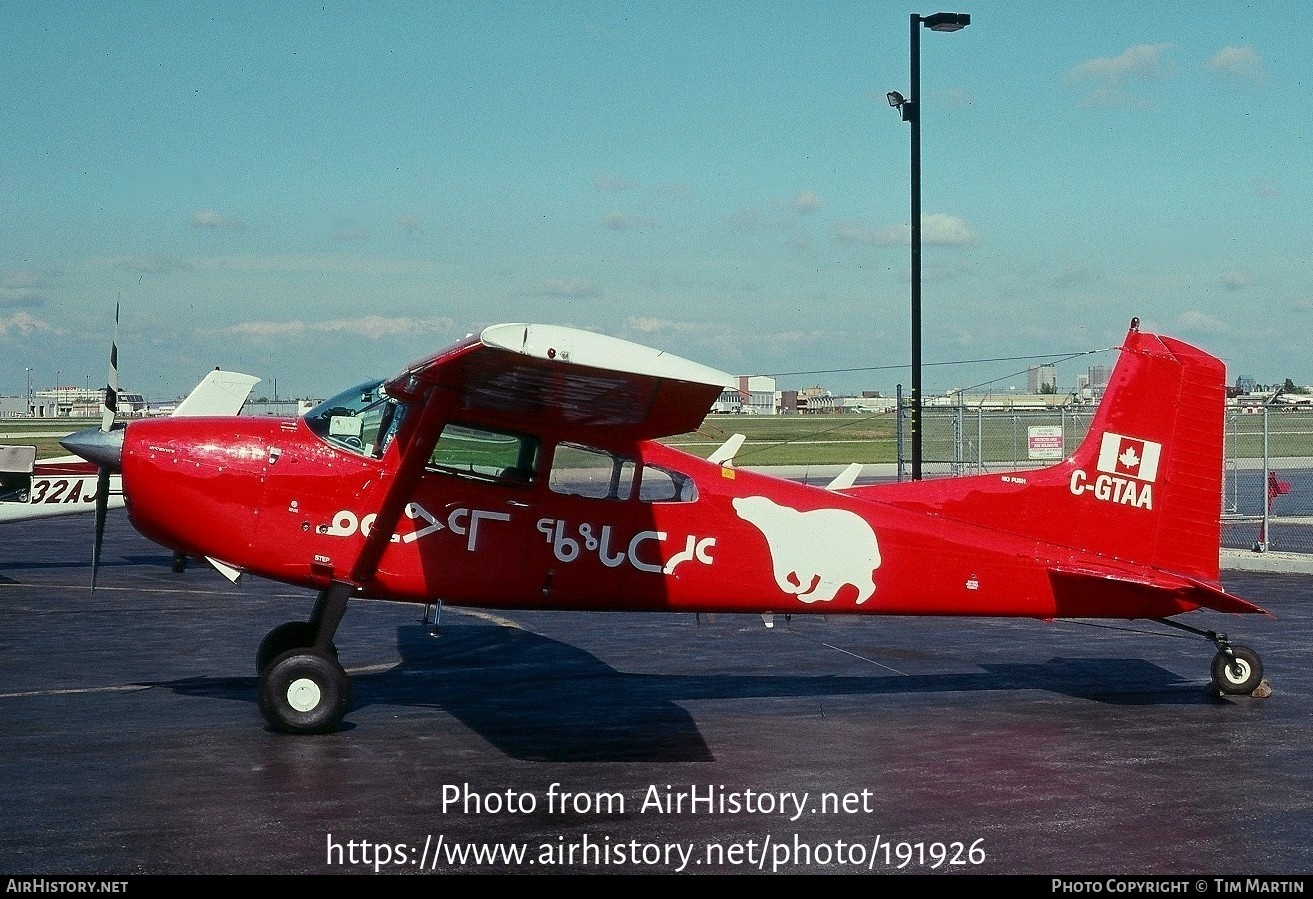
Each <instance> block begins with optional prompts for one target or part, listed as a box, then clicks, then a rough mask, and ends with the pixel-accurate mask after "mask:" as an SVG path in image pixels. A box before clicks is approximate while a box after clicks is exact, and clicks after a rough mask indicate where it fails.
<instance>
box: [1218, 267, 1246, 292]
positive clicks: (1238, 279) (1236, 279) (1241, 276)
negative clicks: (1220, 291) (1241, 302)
mask: <svg viewBox="0 0 1313 899" xmlns="http://www.w3.org/2000/svg"><path fill="white" fill-rule="evenodd" d="M1251 280H1252V279H1251V278H1250V277H1249V273H1248V272H1245V271H1242V270H1241V269H1238V268H1236V269H1232V270H1231V271H1229V272H1227V273H1226V274H1224V275H1222V286H1223V287H1224V288H1226V289H1227V290H1244V289H1245V288H1246V287H1248V286H1249V284H1250V281H1251Z"/></svg>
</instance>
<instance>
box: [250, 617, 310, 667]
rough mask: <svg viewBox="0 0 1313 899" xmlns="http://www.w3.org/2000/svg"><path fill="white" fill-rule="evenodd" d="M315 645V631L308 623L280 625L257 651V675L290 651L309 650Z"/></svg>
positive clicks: (299, 622) (292, 622)
mask: <svg viewBox="0 0 1313 899" xmlns="http://www.w3.org/2000/svg"><path fill="white" fill-rule="evenodd" d="M314 643H315V629H314V628H313V627H311V626H310V622H308V621H289V622H287V623H286V624H280V625H278V627H276V628H274V629H273V630H271V631H270V632H269V633H268V634H266V635H265V638H264V639H263V640H261V641H260V648H259V649H257V650H256V651H255V673H256V674H259V673H260V672H262V671H264V669H265V668H266V667H267V666H268V665H269V663H270V662H272V661H273V660H274V659H276V658H277V657H278V656H280V655H282V654H283V653H285V652H287V651H288V650H289V649H308V648H309V647H311V646H313V645H314Z"/></svg>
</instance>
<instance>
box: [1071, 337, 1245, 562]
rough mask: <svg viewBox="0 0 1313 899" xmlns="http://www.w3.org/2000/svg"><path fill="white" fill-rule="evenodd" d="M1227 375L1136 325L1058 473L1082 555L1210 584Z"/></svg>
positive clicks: (1201, 355)
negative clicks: (1092, 413) (1112, 557)
mask: <svg viewBox="0 0 1313 899" xmlns="http://www.w3.org/2000/svg"><path fill="white" fill-rule="evenodd" d="M1225 418H1226V368H1225V366H1223V364H1222V362H1221V361H1220V360H1218V359H1216V358H1214V357H1213V356H1210V355H1209V354H1207V353H1205V352H1203V351H1202V350H1200V349H1197V348H1196V347H1193V346H1190V345H1189V344H1187V343H1182V342H1181V341H1179V340H1175V339H1173V338H1170V337H1161V336H1157V335H1153V334H1146V333H1143V332H1141V331H1140V330H1139V329H1138V327H1137V322H1133V323H1132V327H1131V331H1130V333H1129V334H1127V336H1126V341H1125V343H1124V344H1123V345H1122V351H1121V358H1120V359H1119V360H1118V362H1117V366H1116V368H1115V369H1114V370H1113V374H1112V378H1111V379H1110V380H1109V382H1108V388H1107V390H1106V391H1105V393H1104V395H1103V399H1102V400H1101V401H1100V403H1099V408H1098V411H1097V412H1096V413H1095V416H1094V419H1093V421H1092V422H1091V423H1090V429H1089V432H1088V434H1087V435H1086V438H1085V440H1084V441H1083V442H1082V443H1081V446H1080V448H1079V449H1078V450H1077V451H1076V453H1075V455H1074V456H1072V458H1071V459H1070V460H1068V461H1067V463H1065V464H1064V466H1062V467H1061V468H1063V469H1064V470H1063V472H1062V473H1063V475H1064V476H1065V478H1066V482H1067V483H1066V488H1067V493H1068V494H1069V495H1070V500H1072V501H1074V505H1072V506H1071V509H1072V511H1073V513H1075V516H1076V517H1075V519H1074V520H1075V522H1076V524H1077V529H1076V532H1077V534H1079V536H1080V539H1081V540H1082V541H1083V542H1084V543H1086V544H1088V546H1086V547H1085V548H1088V549H1091V550H1094V551H1097V552H1101V553H1103V554H1108V555H1116V556H1120V557H1122V558H1128V559H1133V560H1135V561H1139V562H1143V563H1145V564H1150V565H1153V566H1154V567H1157V568H1163V569H1166V570H1169V571H1175V572H1178V573H1180V574H1185V575H1189V576H1191V577H1195V578H1199V579H1202V580H1205V581H1210V582H1215V581H1216V580H1217V577H1218V549H1219V547H1220V544H1221V511H1222V464H1223V459H1222V452H1223V438H1224V432H1225Z"/></svg>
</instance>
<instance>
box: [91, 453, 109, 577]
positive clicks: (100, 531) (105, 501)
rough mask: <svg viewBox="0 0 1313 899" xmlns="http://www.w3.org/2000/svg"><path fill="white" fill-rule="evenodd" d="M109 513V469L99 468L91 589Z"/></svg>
mask: <svg viewBox="0 0 1313 899" xmlns="http://www.w3.org/2000/svg"><path fill="white" fill-rule="evenodd" d="M108 512H109V469H108V468H106V467H105V466H103V465H102V466H101V467H100V472H99V474H97V475H96V537H95V541H94V542H93V543H92V544H91V589H92V590H93V591H94V590H95V589H96V572H97V571H99V570H100V546H101V544H102V543H103V542H104V540H105V517H106V514H107V513H108Z"/></svg>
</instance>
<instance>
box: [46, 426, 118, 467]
mask: <svg viewBox="0 0 1313 899" xmlns="http://www.w3.org/2000/svg"><path fill="white" fill-rule="evenodd" d="M123 432H124V429H123V428H114V429H112V430H109V431H102V430H101V429H100V428H87V429H86V430H83V431H77V432H75V433H72V434H69V435H68V436H67V437H65V438H64V439H63V440H61V441H59V445H60V446H62V447H63V448H64V449H66V450H68V451H69V452H70V453H74V454H76V455H79V456H81V457H82V458H83V459H86V460H87V461H88V462H94V463H96V464H97V465H99V466H101V467H102V468H108V469H110V470H111V471H120V470H121V468H122V460H123Z"/></svg>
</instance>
